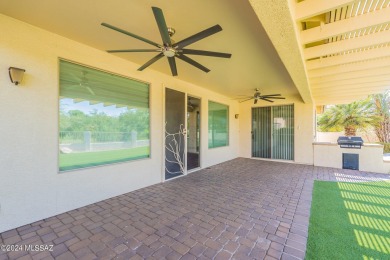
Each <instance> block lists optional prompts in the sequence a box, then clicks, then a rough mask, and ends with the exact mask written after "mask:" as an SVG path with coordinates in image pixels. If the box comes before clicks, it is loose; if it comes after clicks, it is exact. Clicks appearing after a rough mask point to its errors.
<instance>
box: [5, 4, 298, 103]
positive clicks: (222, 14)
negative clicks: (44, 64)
mask: <svg viewBox="0 0 390 260" xmlns="http://www.w3.org/2000/svg"><path fill="white" fill-rule="evenodd" d="M152 6H157V7H160V8H161V9H162V10H163V12H164V16H165V20H166V22H167V25H168V26H171V27H173V28H175V29H176V34H175V35H174V36H173V39H174V40H175V41H179V40H182V39H184V38H186V37H188V36H191V35H193V34H195V33H198V32H200V31H202V30H204V29H206V28H209V27H211V26H213V25H215V24H219V25H221V27H222V28H223V31H221V32H219V33H217V34H215V35H212V36H210V37H208V38H205V39H203V40H201V41H199V42H197V43H194V44H192V45H190V46H188V48H191V49H200V50H209V51H217V52H228V53H231V54H232V58H231V59H223V58H214V57H201V56H195V55H192V56H190V57H191V58H193V59H194V60H196V61H198V62H199V63H201V64H202V65H204V66H206V67H208V68H209V69H210V70H211V71H210V72H209V73H204V72H203V71H201V70H199V69H197V68H195V67H193V66H191V65H189V64H187V63H184V62H183V61H181V60H179V59H176V63H177V68H178V74H179V76H178V78H179V79H182V80H185V81H189V82H192V83H194V84H197V85H200V86H203V87H207V88H209V89H212V90H214V91H216V92H219V93H223V94H226V95H228V96H230V97H236V96H237V95H241V94H242V95H251V94H253V89H254V88H260V90H261V92H262V94H274V93H281V94H282V95H285V96H296V95H299V94H298V91H297V88H296V87H295V86H294V83H293V81H292V80H291V78H290V76H289V74H288V72H287V71H286V69H285V67H284V65H283V63H282V61H281V60H280V58H279V56H278V54H277V53H276V51H275V48H274V47H273V44H272V43H271V41H270V40H269V38H268V36H267V34H266V32H265V31H264V29H263V27H262V25H261V24H260V22H259V18H258V17H257V16H256V14H255V12H254V10H253V8H252V7H251V5H250V4H249V2H248V1H247V0H229V1H226V0H212V1H210V0H197V1H193V0H170V1H158V0H148V1H145V0H131V1H129V0H116V1H107V0H83V1H80V0H67V1H61V0H34V1H33V0H30V1H22V0H2V1H0V12H1V13H3V14H5V15H7V16H11V17H14V18H16V19H19V20H21V21H24V22H27V23H29V24H32V25H34V26H37V27H40V28H43V29H45V30H48V31H51V32H54V33H56V34H59V35H62V36H64V37H67V38H70V39H73V40H75V41H78V42H81V43H84V44H87V45H90V46H92V47H94V48H97V49H100V50H108V49H132V48H135V49H138V48H141V49H142V48H155V47H154V46H152V45H148V44H146V43H144V42H142V41H139V40H136V39H134V38H131V37H129V36H126V35H123V34H121V33H118V32H115V31H113V30H110V29H107V28H105V27H103V26H101V25H100V24H101V23H102V22H106V23H108V24H111V25H114V26H116V27H119V28H121V29H124V30H127V31H129V32H132V33H134V34H137V35H139V36H142V37H144V38H147V39H150V40H152V41H155V42H157V43H161V37H160V34H159V31H158V27H157V24H156V21H155V19H154V16H153V13H152V9H151V7H152ZM42 45H43V46H44V43H43V44H42ZM112 55H114V54H112ZM115 55H117V56H118V57H121V58H124V59H128V60H130V61H133V62H135V63H138V64H140V65H142V64H144V63H145V62H147V61H148V60H149V59H151V58H152V57H153V56H154V55H155V54H154V53H122V54H115ZM147 69H153V70H157V71H160V72H163V73H166V74H169V75H171V72H170V69H169V65H168V62H167V60H166V59H165V58H163V59H161V60H159V61H158V62H156V63H154V64H153V65H151V66H150V67H149V68H147Z"/></svg>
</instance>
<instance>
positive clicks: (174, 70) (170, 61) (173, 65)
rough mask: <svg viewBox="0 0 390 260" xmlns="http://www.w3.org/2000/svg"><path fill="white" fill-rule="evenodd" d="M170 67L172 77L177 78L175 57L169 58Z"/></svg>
mask: <svg viewBox="0 0 390 260" xmlns="http://www.w3.org/2000/svg"><path fill="white" fill-rule="evenodd" d="M168 62H169V67H171V72H172V76H177V68H176V60H175V57H168Z"/></svg>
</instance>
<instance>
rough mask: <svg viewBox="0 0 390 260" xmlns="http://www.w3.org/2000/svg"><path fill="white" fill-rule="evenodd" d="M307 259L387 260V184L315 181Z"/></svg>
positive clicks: (389, 251)
mask: <svg viewBox="0 0 390 260" xmlns="http://www.w3.org/2000/svg"><path fill="white" fill-rule="evenodd" d="M306 259H315V260H319V259H327V260H328V259H342V260H344V259H353V260H358V259H390V182H386V181H380V182H360V183H346V182H325V181H315V183H314V188H313V201H312V205H311V214H310V224H309V237H308V242H307V250H306Z"/></svg>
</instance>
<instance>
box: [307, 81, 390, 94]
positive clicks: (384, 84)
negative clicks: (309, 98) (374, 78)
mask: <svg viewBox="0 0 390 260" xmlns="http://www.w3.org/2000/svg"><path fill="white" fill-rule="evenodd" d="M389 88H390V81H385V82H379V83H378V82H373V83H363V84H359V85H357V86H356V85H355V86H354V85H348V86H344V87H343V88H341V87H340V86H338V87H328V88H326V87H325V88H321V89H313V90H312V91H313V93H317V94H318V93H322V94H324V95H325V96H326V93H328V92H335V93H337V92H340V93H346V92H347V93H348V92H353V91H354V90H367V91H371V90H372V89H389Z"/></svg>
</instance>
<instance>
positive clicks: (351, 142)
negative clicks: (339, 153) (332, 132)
mask: <svg viewBox="0 0 390 260" xmlns="http://www.w3.org/2000/svg"><path fill="white" fill-rule="evenodd" d="M337 143H338V145H340V148H355V149H361V148H362V145H363V139H362V138H361V137H360V136H340V137H339V138H338V139H337Z"/></svg>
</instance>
